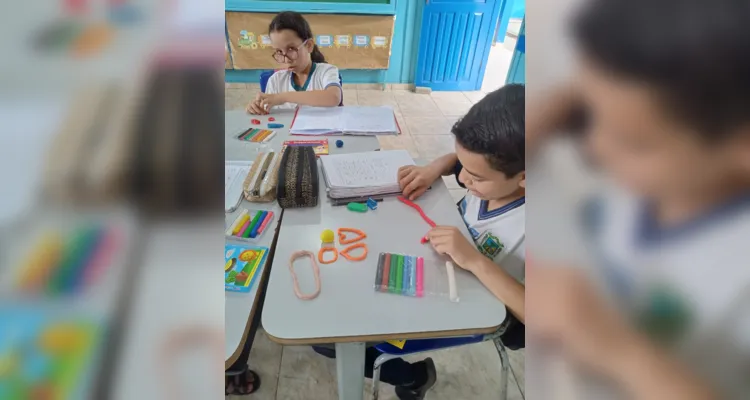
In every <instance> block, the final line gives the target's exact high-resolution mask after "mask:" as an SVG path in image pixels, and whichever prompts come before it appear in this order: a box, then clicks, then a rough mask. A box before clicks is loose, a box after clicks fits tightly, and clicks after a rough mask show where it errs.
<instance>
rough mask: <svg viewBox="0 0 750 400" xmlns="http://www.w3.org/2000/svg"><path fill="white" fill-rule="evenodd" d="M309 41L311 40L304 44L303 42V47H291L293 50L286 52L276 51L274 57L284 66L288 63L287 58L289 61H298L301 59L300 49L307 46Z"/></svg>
mask: <svg viewBox="0 0 750 400" xmlns="http://www.w3.org/2000/svg"><path fill="white" fill-rule="evenodd" d="M308 40H310V39H307V40H305V41H304V42H302V44H301V45H299V46H297V47H291V48H289V49H287V51H285V52H284V51H281V50H276V52H275V53H273V55H272V57H273V59H274V60H276V62H277V63H281V64H283V63H284V62H286V59H287V58H288V59H289V61H294V60H296V59H297V57H299V49H301V48H302V46H304V45H305V44H307V41H308Z"/></svg>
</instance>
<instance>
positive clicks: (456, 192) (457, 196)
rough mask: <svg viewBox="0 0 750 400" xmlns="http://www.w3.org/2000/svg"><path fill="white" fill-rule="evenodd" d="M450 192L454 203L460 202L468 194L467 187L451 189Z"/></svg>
mask: <svg viewBox="0 0 750 400" xmlns="http://www.w3.org/2000/svg"><path fill="white" fill-rule="evenodd" d="M450 192H451V197H453V202H454V203H458V202H459V201H461V199H463V198H464V196H466V189H450Z"/></svg>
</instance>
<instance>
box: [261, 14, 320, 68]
mask: <svg viewBox="0 0 750 400" xmlns="http://www.w3.org/2000/svg"><path fill="white" fill-rule="evenodd" d="M284 29H289V30H292V31H294V32H295V33H296V34H297V36H299V38H300V39H302V40H303V41H304V40H308V39H312V38H313V34H312V29H310V24H308V23H307V20H305V17H303V16H302V14H300V13H298V12H294V11H284V12H280V13H278V14H277V15H276V16H275V17H273V20H272V21H271V24H270V25H268V33H271V32H279V31H283V30H284ZM310 58H311V59H312V60H313V62H316V63H324V62H326V59H325V57H323V53H321V52H320V49H318V45H317V44H316V45H315V46H314V47H313V51H312V53H311V54H310Z"/></svg>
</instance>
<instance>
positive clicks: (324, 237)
mask: <svg viewBox="0 0 750 400" xmlns="http://www.w3.org/2000/svg"><path fill="white" fill-rule="evenodd" d="M320 241H321V242H323V243H333V231H332V230H330V229H326V230H324V231H323V233H321V234H320Z"/></svg>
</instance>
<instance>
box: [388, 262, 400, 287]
mask: <svg viewBox="0 0 750 400" xmlns="http://www.w3.org/2000/svg"><path fill="white" fill-rule="evenodd" d="M397 271H398V254H391V271H390V274H389V276H388V291H389V292H391V293H395V292H396V274H398V272H397Z"/></svg>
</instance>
